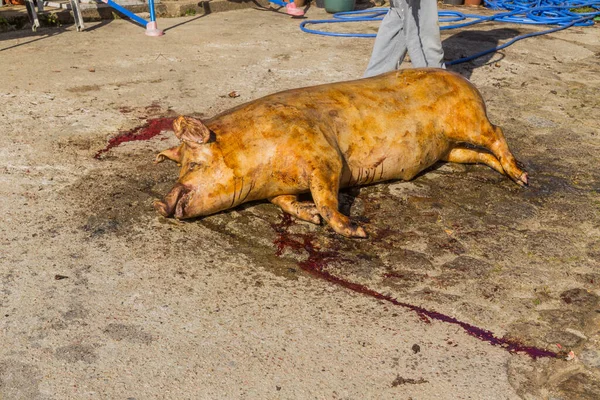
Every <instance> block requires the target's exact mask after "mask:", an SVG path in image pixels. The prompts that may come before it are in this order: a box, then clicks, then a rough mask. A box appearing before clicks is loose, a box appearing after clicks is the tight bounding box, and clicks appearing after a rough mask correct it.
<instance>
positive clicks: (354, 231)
mask: <svg viewBox="0 0 600 400" xmlns="http://www.w3.org/2000/svg"><path fill="white" fill-rule="evenodd" d="M344 231H345V232H343V233H342V234H343V235H344V236H346V237H353V238H366V237H367V232H365V230H364V229H363V228H362V227H361V226H356V225H354V224H353V225H350V226H349V227H348V228H346V229H345V230H344Z"/></svg>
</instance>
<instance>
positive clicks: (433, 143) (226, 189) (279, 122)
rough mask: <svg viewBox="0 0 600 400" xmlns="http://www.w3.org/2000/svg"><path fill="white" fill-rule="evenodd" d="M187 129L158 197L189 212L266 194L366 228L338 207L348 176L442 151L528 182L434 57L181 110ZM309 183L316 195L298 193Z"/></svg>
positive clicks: (410, 170) (361, 177) (474, 96)
mask: <svg viewBox="0 0 600 400" xmlns="http://www.w3.org/2000/svg"><path fill="white" fill-rule="evenodd" d="M173 129H174V132H175V135H176V136H177V137H179V138H180V139H181V144H180V145H179V146H177V147H174V148H171V149H168V150H165V151H163V152H162V153H160V154H159V155H158V156H157V160H156V161H157V162H160V161H163V160H165V159H170V160H173V161H175V162H177V163H178V164H180V165H181V170H180V174H179V180H178V182H177V184H176V185H175V187H174V188H173V190H172V191H171V192H170V193H169V194H168V195H167V196H166V197H165V199H164V200H163V201H156V202H155V207H156V209H157V210H158V211H159V212H160V213H161V214H162V215H164V216H175V217H176V218H192V217H198V216H203V215H209V214H213V213H215V212H218V211H221V210H225V209H228V208H232V207H235V206H237V205H239V204H241V203H244V202H247V201H252V200H259V199H269V200H270V201H271V202H273V203H274V204H277V205H279V206H280V207H281V208H282V209H283V210H284V211H286V212H288V213H290V214H292V215H295V216H296V217H298V218H300V219H303V220H307V221H311V222H314V223H319V222H320V217H322V218H323V219H325V221H327V223H329V224H330V225H331V227H332V228H333V229H334V230H335V231H336V232H337V233H339V234H342V235H344V236H349V237H365V236H366V233H365V231H364V230H363V229H362V228H361V227H358V226H356V225H354V224H352V223H351V222H350V220H349V219H348V217H346V216H345V215H343V214H341V213H340V212H339V211H338V191H339V189H340V188H341V187H347V186H356V185H363V184H370V183H374V182H380V181H385V180H390V179H403V180H410V179H412V178H413V177H414V176H415V175H417V174H418V173H419V172H421V171H423V170H424V169H426V168H428V167H430V166H431V165H433V164H435V163H436V162H437V161H440V160H444V161H451V162H458V163H482V164H486V165H489V166H490V167H491V168H493V169H495V170H496V171H498V172H500V173H502V174H505V175H508V176H509V177H510V178H511V179H513V180H514V181H515V182H516V183H518V184H521V185H526V184H527V174H526V173H525V172H524V171H522V170H521V169H519V167H518V166H517V165H516V162H515V159H514V157H513V155H512V154H511V153H510V151H509V149H508V145H507V143H506V140H505V139H504V135H503V133H502V130H501V129H500V128H499V127H496V126H494V125H492V124H490V122H489V120H488V118H487V116H486V110H485V104H484V102H483V99H482V98H481V95H480V94H479V92H478V91H477V89H475V87H474V86H473V85H471V83H469V81H467V80H466V79H464V78H463V77H461V76H460V75H458V74H455V73H452V72H449V71H445V70H441V69H433V68H422V69H407V70H400V71H394V72H390V73H387V74H383V75H379V76H376V77H373V78H367V79H360V80H355V81H349V82H339V83H332V84H327V85H320V86H313V87H307V88H300V89H293V90H287V91H284V92H280V93H275V94H272V95H269V96H266V97H263V98H260V99H258V100H254V101H252V102H249V103H246V104H243V105H241V106H238V107H236V108H234V109H231V110H229V111H226V112H224V113H222V114H220V115H217V116H215V117H213V118H211V119H209V120H205V121H200V120H197V119H194V118H191V117H183V116H182V117H179V118H178V119H177V120H176V121H175V122H174V126H173ZM304 192H310V193H311V195H312V198H313V200H314V203H306V202H302V203H301V202H298V201H297V195H298V194H300V193H304Z"/></svg>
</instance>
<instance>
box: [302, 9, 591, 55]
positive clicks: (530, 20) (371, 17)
mask: <svg viewBox="0 0 600 400" xmlns="http://www.w3.org/2000/svg"><path fill="white" fill-rule="evenodd" d="M484 4H485V6H486V7H488V8H490V9H492V10H508V11H506V12H500V13H497V14H494V15H490V16H484V15H477V14H464V13H461V12H458V11H439V12H438V15H439V21H440V23H451V22H459V21H465V20H469V21H467V22H462V23H459V24H450V25H442V26H440V30H448V29H456V28H465V27H467V26H471V25H475V24H479V23H482V22H489V21H499V22H506V23H514V24H528V25H557V26H556V27H555V28H552V29H548V30H545V31H540V32H533V33H528V34H525V35H520V36H517V37H515V38H513V39H511V40H509V41H508V42H506V43H504V44H502V45H500V46H497V47H494V48H491V49H488V50H484V51H482V52H479V53H477V54H474V55H471V56H468V57H464V58H460V59H457V60H453V61H450V62H447V63H446V65H456V64H460V63H464V62H467V61H471V60H474V59H476V58H479V57H481V56H484V55H486V54H490V53H494V52H496V51H498V50H502V49H504V48H506V47H508V46H510V45H511V44H513V43H515V42H517V41H519V40H522V39H526V38H529V37H533V36H540V35H546V34H548V33H552V32H557V31H560V30H563V29H567V28H569V27H571V26H590V25H594V21H593V19H594V18H598V17H600V0H595V1H590V0H587V1H586V0H484ZM582 7H589V8H591V9H594V10H595V11H593V12H585V13H575V12H573V11H571V10H573V9H577V8H582ZM387 12H388V9H387V8H373V9H369V10H362V11H348V12H340V13H336V14H334V15H333V18H334V19H324V20H307V21H303V22H302V23H301V24H300V29H301V30H302V31H303V32H307V33H312V34H316V35H324V36H336V37H360V38H374V37H376V36H377V35H376V34H374V33H340V32H325V31H320V30H316V29H309V28H307V27H306V25H309V24H310V25H317V24H333V23H341V22H366V21H370V22H372V21H381V20H382V19H383V16H384V15H385V14H387Z"/></svg>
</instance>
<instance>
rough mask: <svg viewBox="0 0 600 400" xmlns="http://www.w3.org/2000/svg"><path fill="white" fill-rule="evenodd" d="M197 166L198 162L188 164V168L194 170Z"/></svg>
mask: <svg viewBox="0 0 600 400" xmlns="http://www.w3.org/2000/svg"><path fill="white" fill-rule="evenodd" d="M197 166H198V163H195V162H191V163H189V164H188V169H189V170H192V169H194V168H196V167H197Z"/></svg>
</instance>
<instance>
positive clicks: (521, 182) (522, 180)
mask: <svg viewBox="0 0 600 400" xmlns="http://www.w3.org/2000/svg"><path fill="white" fill-rule="evenodd" d="M517 183H518V184H519V185H521V186H529V176H528V175H527V172H523V173H522V174H521V176H520V177H519V180H518V181H517Z"/></svg>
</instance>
